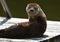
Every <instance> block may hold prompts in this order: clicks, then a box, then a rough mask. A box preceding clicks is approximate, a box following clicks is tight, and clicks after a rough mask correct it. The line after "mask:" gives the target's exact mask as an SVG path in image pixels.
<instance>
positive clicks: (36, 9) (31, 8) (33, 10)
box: [26, 3, 45, 18]
mask: <svg viewBox="0 0 60 42" xmlns="http://www.w3.org/2000/svg"><path fill="white" fill-rule="evenodd" d="M26 12H27V14H28V16H30V17H32V18H34V16H37V15H40V16H42V17H45V14H44V12H43V11H42V9H41V7H40V6H39V5H38V4H37V3H29V4H28V5H27V7H26Z"/></svg>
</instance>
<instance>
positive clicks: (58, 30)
mask: <svg viewBox="0 0 60 42" xmlns="http://www.w3.org/2000/svg"><path fill="white" fill-rule="evenodd" d="M4 19H5V18H3V17H0V22H1V21H3V20H4ZM26 21H29V20H28V19H23V18H11V19H10V20H8V21H7V22H6V23H4V24H3V25H0V29H5V28H7V27H10V26H12V25H15V24H16V23H21V22H26ZM59 35H60V22H59V21H47V29H46V32H45V33H44V35H43V36H42V37H39V38H30V39H8V38H0V41H1V42H3V41H4V42H48V41H49V40H50V42H51V41H52V40H53V41H54V38H55V37H57V36H59Z"/></svg>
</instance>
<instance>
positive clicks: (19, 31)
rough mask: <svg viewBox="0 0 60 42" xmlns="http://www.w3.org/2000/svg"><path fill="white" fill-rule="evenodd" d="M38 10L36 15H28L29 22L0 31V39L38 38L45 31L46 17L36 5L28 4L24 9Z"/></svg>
mask: <svg viewBox="0 0 60 42" xmlns="http://www.w3.org/2000/svg"><path fill="white" fill-rule="evenodd" d="M30 6H31V7H33V8H34V7H35V6H36V8H39V12H38V14H37V15H36V14H30V13H29V12H27V14H28V19H29V22H24V23H18V25H14V26H11V27H9V28H6V29H2V30H0V37H4V38H30V37H40V36H42V35H43V33H44V32H45V31H46V26H47V23H46V16H45V14H44V12H43V11H42V9H41V8H40V6H39V5H38V4H36V3H30V4H28V5H27V7H26V11H28V7H30Z"/></svg>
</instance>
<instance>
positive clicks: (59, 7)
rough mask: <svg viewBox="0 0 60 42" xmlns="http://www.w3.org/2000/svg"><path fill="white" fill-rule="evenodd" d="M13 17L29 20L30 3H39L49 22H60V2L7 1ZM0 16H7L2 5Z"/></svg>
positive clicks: (57, 0) (56, 0)
mask: <svg viewBox="0 0 60 42" xmlns="http://www.w3.org/2000/svg"><path fill="white" fill-rule="evenodd" d="M6 1H7V4H8V7H9V9H10V11H11V13H12V16H13V17H17V18H27V13H26V11H25V8H26V5H27V4H28V3H31V2H34V3H38V4H39V5H40V6H41V8H42V9H43V11H44V12H45V14H46V16H47V19H48V20H57V21H60V0H6ZM0 16H6V15H5V13H4V11H3V8H2V6H1V4H0Z"/></svg>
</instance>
